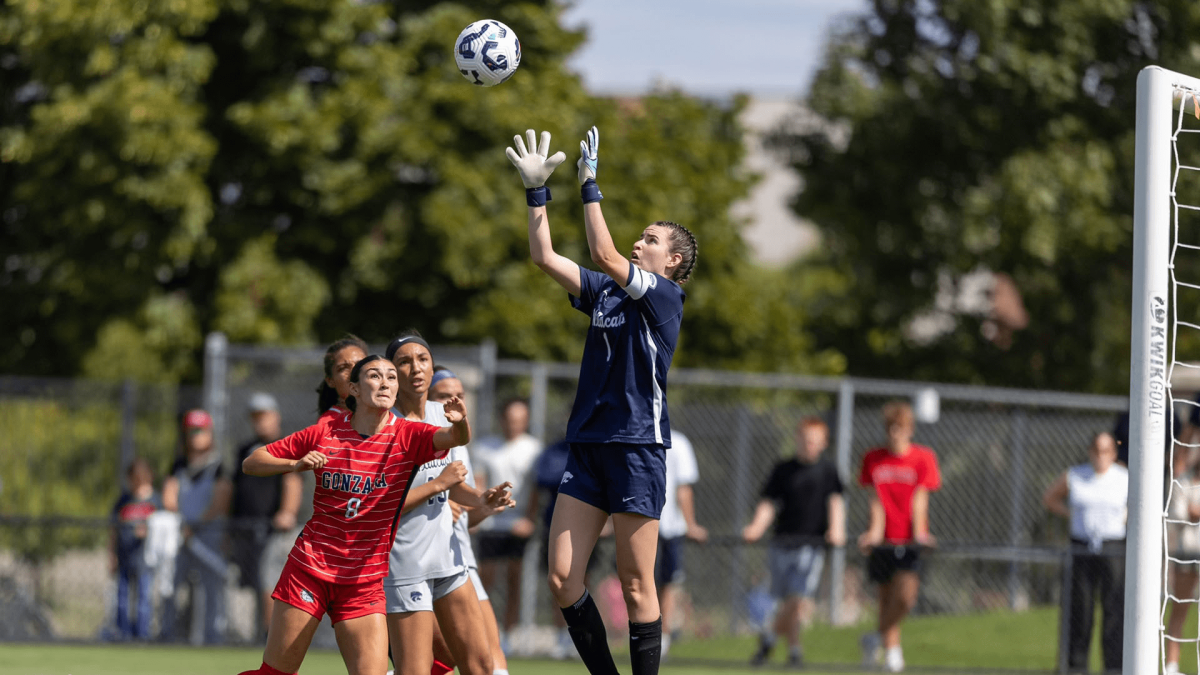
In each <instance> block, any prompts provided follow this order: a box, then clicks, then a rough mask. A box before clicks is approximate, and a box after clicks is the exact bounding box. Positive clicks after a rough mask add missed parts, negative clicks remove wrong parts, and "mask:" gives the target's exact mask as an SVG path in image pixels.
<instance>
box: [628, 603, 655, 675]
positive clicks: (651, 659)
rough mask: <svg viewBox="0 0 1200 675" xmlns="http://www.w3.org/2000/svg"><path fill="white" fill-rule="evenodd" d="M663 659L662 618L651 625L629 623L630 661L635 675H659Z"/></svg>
mask: <svg viewBox="0 0 1200 675" xmlns="http://www.w3.org/2000/svg"><path fill="white" fill-rule="evenodd" d="M661 658H662V617H659V618H657V619H655V620H654V621H651V622H650V623H634V622H632V621H630V622H629V659H630V660H631V661H632V662H633V675H658V662H659V660H661Z"/></svg>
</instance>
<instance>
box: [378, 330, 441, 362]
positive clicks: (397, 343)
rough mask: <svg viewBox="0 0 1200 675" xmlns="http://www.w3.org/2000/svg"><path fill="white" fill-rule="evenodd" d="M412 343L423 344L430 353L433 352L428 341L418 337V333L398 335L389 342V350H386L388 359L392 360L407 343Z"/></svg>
mask: <svg viewBox="0 0 1200 675" xmlns="http://www.w3.org/2000/svg"><path fill="white" fill-rule="evenodd" d="M412 343H415V344H419V345H421V346H422V347H424V348H425V349H426V350H427V351H428V352H429V353H430V354H432V353H433V350H432V349H430V348H429V343H428V342H426V341H424V340H422V339H421V338H419V337H417V336H416V335H409V336H407V337H398V338H396V339H395V340H392V342H391V344H389V345H388V347H387V352H385V356H386V357H387V360H388V361H391V360H392V358H393V357H394V356H396V352H397V351H399V350H400V348H401V347H403V346H404V345H406V344H412Z"/></svg>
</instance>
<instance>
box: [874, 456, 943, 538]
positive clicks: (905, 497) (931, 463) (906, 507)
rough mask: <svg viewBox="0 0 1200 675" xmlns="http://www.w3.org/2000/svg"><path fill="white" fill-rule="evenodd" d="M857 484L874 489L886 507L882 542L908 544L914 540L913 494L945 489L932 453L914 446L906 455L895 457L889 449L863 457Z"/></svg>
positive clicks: (935, 457) (884, 507) (884, 508)
mask: <svg viewBox="0 0 1200 675" xmlns="http://www.w3.org/2000/svg"><path fill="white" fill-rule="evenodd" d="M858 482H859V483H861V484H862V485H863V486H864V487H866V486H872V485H873V486H875V493H876V494H877V495H879V502H880V503H881V504H883V514H884V518H883V520H884V528H883V538H884V539H885V540H887V541H889V542H892V543H894V544H905V543H908V542H910V541H912V539H913V527H912V502H913V493H914V492H916V491H917V488H918V487H923V488H925V489H926V490H929V491H930V492H933V491H934V490H937V489H938V488H940V487H942V475H941V473H940V472H939V471H938V462H937V455H935V454H933V450H930V449H929V448H927V447H925V446H923V445H917V444H916V443H913V444H912V445H910V446H909V451H908V452H907V453H905V454H903V455H894V454H892V453H891V452H889V451H888V449H887V448H875V449H874V450H871V451H869V452H868V453H867V455H866V456H865V457H863V463H862V473H861V474H859V477H858Z"/></svg>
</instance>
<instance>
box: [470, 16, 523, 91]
mask: <svg viewBox="0 0 1200 675" xmlns="http://www.w3.org/2000/svg"><path fill="white" fill-rule="evenodd" d="M454 62H455V63H457V64H458V70H459V71H460V72H461V73H462V74H463V77H465V78H467V80H469V81H470V82H471V83H472V84H477V85H479V86H481V87H493V86H495V85H497V84H500V83H501V82H503V81H505V80H507V79H508V78H510V77H512V74H513V73H515V72H517V66H519V65H521V41H520V40H518V39H517V34H516V33H514V32H513V30H512V29H511V28H509V27H508V26H505V25H504V24H502V23H500V22H499V21H496V20H494V19H483V20H481V21H476V22H475V23H473V24H471V25H470V26H467V27H466V28H464V29H463V31H462V32H461V33H459V34H458V40H457V41H455V43H454Z"/></svg>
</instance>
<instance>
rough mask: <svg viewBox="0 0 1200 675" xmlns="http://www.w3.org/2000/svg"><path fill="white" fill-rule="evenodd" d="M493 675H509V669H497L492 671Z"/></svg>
mask: <svg viewBox="0 0 1200 675" xmlns="http://www.w3.org/2000/svg"><path fill="white" fill-rule="evenodd" d="M492 675H508V669H507V668H497V669H495V670H493V671H492Z"/></svg>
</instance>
